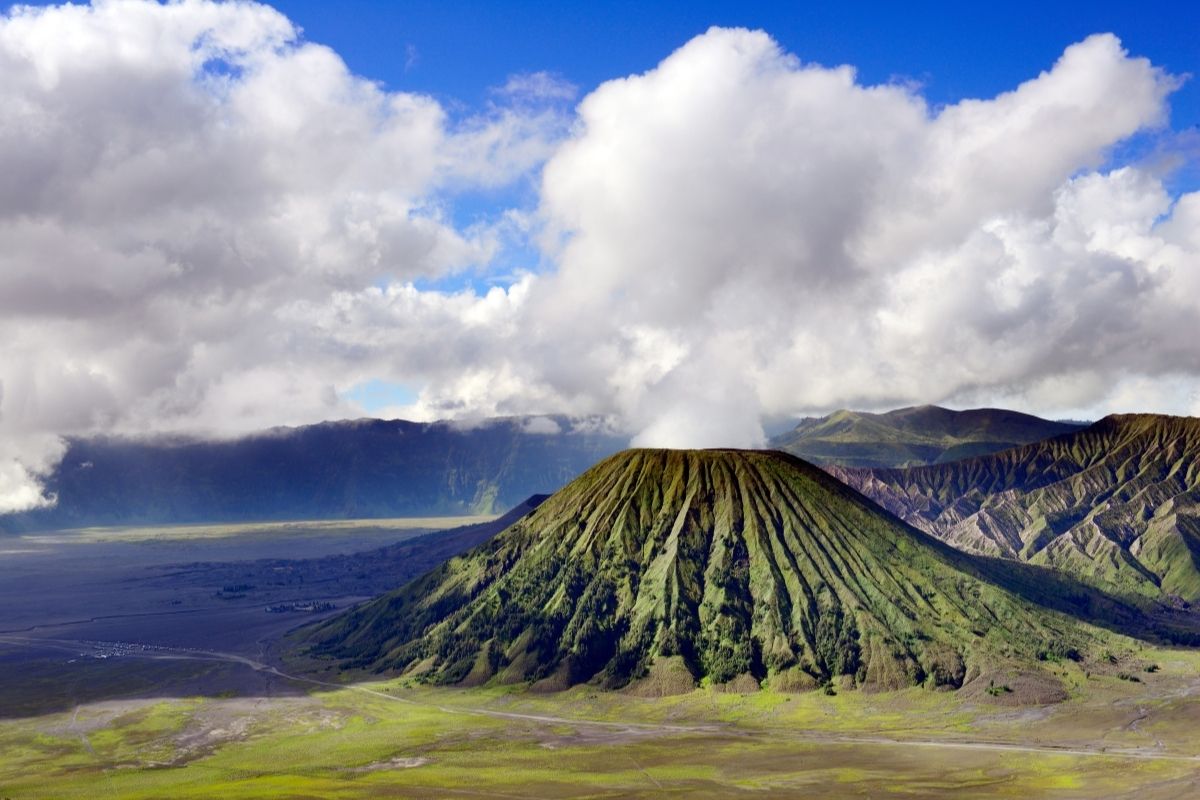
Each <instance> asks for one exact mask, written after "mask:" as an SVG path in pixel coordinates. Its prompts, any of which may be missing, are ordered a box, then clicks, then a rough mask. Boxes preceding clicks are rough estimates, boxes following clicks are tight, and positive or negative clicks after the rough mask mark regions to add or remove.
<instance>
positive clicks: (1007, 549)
mask: <svg viewBox="0 0 1200 800" xmlns="http://www.w3.org/2000/svg"><path fill="white" fill-rule="evenodd" d="M830 472H831V473H833V474H834V475H836V476H837V477H838V478H839V479H841V480H843V481H845V482H846V483H847V484H849V485H850V486H852V487H854V488H855V489H858V490H859V491H861V492H862V493H863V494H865V495H867V496H868V497H870V498H872V499H873V500H875V501H876V502H878V503H879V504H880V505H882V506H883V507H884V508H886V509H888V510H889V511H891V512H892V513H894V514H896V515H897V516H899V517H900V518H901V519H904V520H906V521H907V522H909V523H911V524H913V525H915V526H917V527H919V528H921V529H923V530H925V531H927V532H929V533H931V534H933V535H935V536H937V537H939V538H941V539H943V540H945V541H947V542H950V543H951V544H953V545H955V546H956V547H959V548H961V549H964V550H968V551H974V552H980V553H987V554H992V555H1000V556H1005V557H1009V558H1018V559H1022V560H1026V561H1030V562H1032V563H1035V564H1046V565H1050V566H1055V567H1059V568H1062V569H1065V570H1067V571H1069V572H1072V573H1074V574H1077V575H1080V576H1084V577H1087V578H1089V579H1090V580H1092V581H1093V582H1097V583H1101V584H1107V585H1109V586H1113V587H1117V588H1120V589H1122V590H1126V591H1136V592H1139V593H1141V594H1146V595H1156V594H1158V593H1159V592H1162V593H1166V594H1167V595H1173V596H1177V597H1181V598H1183V599H1185V600H1188V601H1193V602H1194V601H1197V600H1200V419H1196V418H1192V417H1166V416H1156V415H1114V416H1110V417H1106V418H1104V419H1102V420H1100V421H1099V422H1097V423H1096V424H1094V425H1092V426H1090V427H1089V428H1086V429H1084V430H1082V431H1079V432H1077V433H1074V434H1069V435H1066V436H1060V437H1056V438H1054V439H1049V440H1046V441H1044V442H1038V443H1036V444H1032V445H1028V446H1025V447H1019V448H1014V449H1011V450H1007V451H1004V452H1001V453H996V454H993V455H989V456H984V457H980V458H974V459H969V460H965V461H959V462H955V463H951V464H943V465H936V466H927V467H913V468H910V469H904V470H879V469H876V470H845V469H837V468H831V469H830Z"/></svg>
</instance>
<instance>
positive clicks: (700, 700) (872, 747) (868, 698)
mask: <svg viewBox="0 0 1200 800" xmlns="http://www.w3.org/2000/svg"><path fill="white" fill-rule="evenodd" d="M1139 656H1140V658H1142V659H1144V660H1145V662H1146V664H1147V665H1149V664H1154V665H1156V666H1157V667H1158V669H1157V670H1156V671H1154V672H1145V671H1144V672H1142V673H1141V674H1140V675H1138V676H1137V677H1138V678H1139V680H1138V681H1136V682H1134V681H1130V680H1127V679H1123V678H1120V677H1118V676H1117V675H1116V674H1107V673H1106V674H1099V673H1097V672H1094V671H1087V670H1085V669H1084V668H1083V667H1080V666H1078V665H1075V664H1073V663H1065V664H1064V665H1062V670H1063V672H1064V673H1065V677H1066V678H1067V680H1068V683H1069V685H1071V686H1073V687H1074V689H1073V691H1072V696H1071V698H1070V699H1069V700H1067V701H1065V702H1063V703H1059V704H1056V705H1051V706H1011V705H1004V704H1003V702H1004V698H992V697H990V696H988V695H983V696H978V695H977V696H973V697H972V696H969V695H968V694H967V693H966V692H959V693H947V692H932V691H928V690H924V689H910V690H905V691H899V692H885V693H876V694H872V693H864V692H853V691H851V692H841V693H838V694H837V695H834V696H827V695H825V694H823V693H820V692H809V693H804V694H780V693H773V692H767V691H763V692H758V693H754V694H746V695H742V694H725V693H721V692H719V691H715V690H713V689H702V690H697V691H694V692H692V693H690V694H686V695H680V696H676V697H665V698H654V699H648V698H637V697H631V696H629V695H626V694H621V693H614V692H600V691H596V690H594V689H592V688H590V687H577V688H575V689H573V690H571V691H568V692H562V693H554V694H537V693H533V692H530V691H527V690H525V689H523V688H522V689H514V688H479V689H445V688H441V689H434V688H429V687H422V686H418V685H414V684H411V683H407V682H402V681H383V682H378V683H371V684H354V685H347V686H344V687H333V686H326V687H320V688H317V689H316V690H315V691H313V692H311V693H310V694H297V695H293V696H278V695H277V696H274V697H227V698H221V697H211V698H168V699H161V698H160V699H128V700H111V701H105V702H98V703H90V704H84V705H81V706H79V707H77V708H75V709H72V710H70V711H65V712H62V713H55V714H47V715H43V716H34V717H26V718H20V719H8V720H3V721H0V797H3V798H13V799H14V800H15V799H16V798H96V797H114V798H160V797H173V798H191V797H196V798H200V797H225V798H259V797H271V798H317V797H330V798H367V797H550V798H587V797H639V796H647V797H649V796H697V797H701V796H702V797H725V796H744V795H746V794H747V793H749V792H754V793H758V794H760V795H762V796H789V795H790V796H798V795H805V796H813V797H909V798H912V797H920V798H940V797H945V798H949V797H968V796H969V797H973V798H1034V797H1036V798H1094V797H1107V798H1120V797H1129V798H1133V797H1137V798H1138V799H1139V800H1156V799H1157V798H1163V799H1164V800H1165V799H1166V798H1180V797H1189V796H1197V793H1198V792H1200V778H1198V777H1197V776H1198V774H1200V730H1197V728H1196V725H1195V720H1196V719H1198V718H1200V653H1197V652H1196V651H1175V650H1151V649H1147V650H1145V651H1144V652H1142V653H1141V654H1139ZM130 663H131V664H133V663H134V662H133V661H132V660H131V661H130ZM132 672H136V669H133V670H131V673H132Z"/></svg>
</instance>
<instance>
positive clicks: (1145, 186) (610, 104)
mask: <svg viewBox="0 0 1200 800" xmlns="http://www.w3.org/2000/svg"><path fill="white" fill-rule="evenodd" d="M1176 85H1177V81H1176V80H1175V79H1174V78H1172V77H1170V76H1168V75H1166V74H1164V73H1163V72H1161V71H1160V70H1158V69H1156V68H1154V67H1153V66H1152V65H1150V64H1149V63H1148V62H1147V61H1145V60H1144V59H1139V58H1134V57H1130V56H1129V55H1127V54H1126V53H1124V51H1123V50H1122V49H1121V47H1120V45H1119V43H1118V42H1117V40H1116V39H1115V38H1113V37H1111V36H1096V37H1092V38H1089V39H1088V40H1086V41H1084V42H1081V43H1079V44H1076V45H1073V46H1071V47H1069V48H1068V49H1067V50H1066V52H1065V53H1064V55H1063V57H1062V58H1061V59H1060V60H1059V62H1058V63H1056V64H1054V65H1053V66H1052V67H1051V68H1050V69H1049V70H1047V71H1046V72H1044V73H1042V74H1041V75H1039V76H1037V77H1035V78H1033V79H1031V80H1030V81H1028V82H1026V83H1024V84H1022V85H1021V86H1019V87H1017V88H1015V89H1014V90H1013V91H1011V92H1008V93H1005V94H1002V95H1000V96H999V97H996V98H990V99H980V100H970V101H964V102H962V103H958V104H955V105H951V106H948V107H945V108H939V109H931V108H930V107H929V105H928V104H927V103H926V102H925V100H924V99H923V98H922V96H921V95H920V93H919V92H920V89H919V87H916V86H912V85H884V86H863V85H861V84H859V83H858V82H857V80H856V76H855V74H854V72H853V70H852V69H851V68H849V67H839V68H834V69H828V68H823V67H820V66H816V65H808V64H805V63H803V62H801V61H800V60H799V59H797V58H796V57H795V56H792V55H789V54H787V53H784V52H783V51H781V49H780V48H779V47H778V45H777V44H776V43H775V42H773V41H772V40H771V39H770V38H769V36H767V35H766V34H764V33H756V32H749V31H742V30H721V29H713V30H711V31H709V32H708V33H707V34H705V35H703V36H700V37H697V38H696V39H694V40H693V41H691V42H689V43H687V44H686V45H685V46H684V47H682V48H680V49H679V50H678V51H676V52H675V53H673V54H671V55H670V56H669V57H668V58H666V59H665V60H664V61H663V62H662V63H661V64H660V65H659V66H658V67H657V68H655V69H653V70H651V71H649V72H647V73H645V74H643V75H636V76H630V77H627V78H623V79H619V80H614V81H611V82H609V83H606V84H604V85H602V86H600V87H599V88H597V89H596V90H595V91H593V92H592V93H591V94H589V95H588V96H586V97H585V98H584V99H583V100H582V102H581V103H580V105H579V107H578V109H577V110H576V112H575V114H574V115H573V116H565V115H564V112H563V109H562V103H563V102H564V100H565V99H566V97H567V92H568V90H569V87H565V86H564V85H563V84H562V83H561V82H560V81H558V80H557V79H552V78H551V77H550V76H546V75H537V74H535V75H532V76H519V77H517V78H514V79H512V80H511V81H510V82H509V84H508V86H507V89H504V90H500V91H497V92H496V93H495V94H494V95H493V100H492V101H491V102H490V103H489V105H488V106H487V107H486V108H485V109H483V110H482V111H480V113H479V114H478V115H476V116H475V117H472V118H468V119H463V120H457V119H452V118H451V116H450V115H449V114H448V113H447V111H446V110H445V109H444V108H443V107H442V106H440V105H439V104H438V103H437V102H435V101H434V100H432V99H431V98H428V97H423V96H420V95H413V94H406V93H397V92H388V91H385V90H384V89H382V88H381V87H380V86H379V85H378V84H375V83H372V82H370V81H367V80H364V79H362V78H359V77H357V76H354V75H352V74H350V73H349V72H348V71H347V69H346V67H345V65H344V64H343V62H342V61H341V60H340V58H339V57H338V56H337V55H336V54H335V53H333V52H332V51H331V50H329V49H327V48H324V47H321V46H320V45H317V44H313V43H307V42H304V41H302V40H300V39H298V37H297V33H296V31H295V29H294V28H293V26H292V25H291V23H290V22H288V21H287V20H286V19H285V18H284V17H282V16H281V15H279V14H278V13H276V12H274V11H272V10H271V9H269V8H266V7H264V6H259V5H252V4H247V3H236V4H216V3H211V2H206V1H204V0H188V1H187V2H180V3H173V4H170V5H166V6H163V5H158V4H156V3H150V2H141V1H140V0H126V1H123V2H115V1H110V2H103V3H96V4H95V5H93V6H92V7H62V8H51V9H34V10H17V11H14V12H12V13H11V14H10V15H9V16H8V17H6V18H0V121H2V123H0V173H2V174H4V175H5V176H6V180H5V181H3V182H0V383H2V385H3V387H4V392H3V394H2V395H0V441H4V442H5V445H4V448H5V449H4V450H2V451H0V497H2V498H5V499H4V500H3V501H2V507H4V508H13V507H17V506H20V505H31V504H35V503H38V502H43V500H42V499H41V494H40V489H39V488H38V486H37V484H36V480H35V478H36V474H37V473H38V472H39V471H44V470H45V469H47V468H48V467H49V465H52V464H53V461H54V459H55V458H56V457H57V453H58V452H59V451H58V450H57V449H56V448H59V447H60V445H58V444H56V442H57V438H56V435H59V434H73V433H86V432H92V431H103V430H121V431H148V430H181V429H189V430H209V431H213V432H230V431H238V430H247V429H251V428H258V427H267V426H270V425H278V424H298V423H303V422H310V421H316V420H319V419H326V418H335V417H342V416H359V415H361V413H362V409H360V408H357V407H355V406H354V405H353V404H352V403H350V402H349V401H347V400H345V399H344V397H345V396H346V394H347V392H348V391H349V390H350V389H351V388H352V387H355V386H358V385H361V384H363V383H365V382H368V381H372V380H378V381H384V382H389V383H395V384H402V385H404V386H408V387H413V388H414V389H419V392H418V397H417V399H416V400H415V402H413V403H412V404H411V405H410V406H407V407H404V408H403V409H389V412H390V411H396V412H398V413H399V412H402V413H404V414H406V415H409V416H412V417H416V418H425V419H429V418H439V417H463V418H469V419H479V418H481V417H484V416H488V415H506V414H522V413H535V414H541V413H548V412H563V413H572V414H608V415H613V416H615V417H616V418H618V419H619V420H620V422H621V424H622V425H624V427H625V428H626V429H628V430H629V431H631V432H633V433H635V434H636V441H637V442H638V443H642V444H659V445H663V444H665V445H692V446H700V445H714V446H715V445H748V444H755V443H758V442H759V441H761V440H762V438H763V432H762V428H761V419H763V418H764V417H780V416H784V415H787V414H793V413H800V412H803V411H806V410H813V409H822V408H829V407H833V406H840V405H849V406H860V407H862V406H872V407H879V406H887V405H893V404H902V403H915V402H939V401H943V402H955V401H963V402H965V401H969V400H977V401H980V402H987V401H988V400H990V399H1002V400H1004V401H1006V402H1008V401H1011V402H1012V403H1013V404H1015V405H1022V406H1024V407H1026V408H1030V409H1031V410H1034V411H1039V410H1047V413H1050V411H1049V410H1051V409H1081V410H1083V411H1084V412H1088V411H1089V410H1091V409H1099V408H1103V407H1105V404H1106V403H1107V404H1109V405H1110V406H1112V407H1117V406H1125V405H1127V404H1128V403H1129V402H1131V401H1132V400H1133V399H1135V398H1137V397H1142V398H1144V402H1143V407H1144V408H1146V409H1148V410H1153V409H1156V408H1157V409H1160V410H1172V409H1174V410H1188V409H1191V408H1194V405H1195V397H1196V396H1197V395H1196V391H1195V390H1196V387H1197V385H1198V379H1197V376H1200V343H1197V341H1196V340H1195V337H1194V336H1192V335H1191V333H1192V332H1193V331H1194V330H1195V329H1196V323H1197V319H1198V312H1200V308H1198V306H1197V304H1198V301H1197V299H1196V298H1198V297H1200V194H1190V195H1184V196H1182V197H1173V196H1171V194H1170V193H1169V192H1168V191H1167V190H1166V189H1165V188H1164V185H1163V183H1162V180H1161V178H1162V176H1161V175H1160V174H1158V173H1157V172H1155V171H1154V170H1155V169H1157V167H1152V166H1149V165H1126V166H1119V167H1117V168H1110V167H1108V166H1105V165H1106V163H1107V161H1106V160H1107V158H1108V157H1109V153H1110V150H1111V149H1112V147H1113V145H1114V144H1116V143H1118V142H1120V141H1122V140H1123V139H1126V138H1127V137H1129V136H1131V135H1135V134H1138V133H1139V132H1145V131H1153V130H1155V129H1157V128H1160V127H1161V126H1163V125H1165V124H1166V120H1167V111H1168V104H1167V98H1168V96H1169V94H1170V92H1171V91H1172V89H1173V88H1174V87H1175V86H1176ZM1165 138H1166V139H1169V138H1170V137H1165ZM547 158H548V161H547ZM1170 162H1171V158H1169V157H1167V156H1165V155H1164V156H1162V157H1159V158H1157V159H1156V163H1157V164H1160V165H1161V164H1167V163H1170ZM543 163H545V169H544V172H541V173H539V169H540V165H542V164H543ZM539 175H540V195H539V196H540V207H539V208H538V209H536V210H534V209H497V211H496V214H495V216H494V218H493V219H490V220H485V221H484V222H483V224H480V225H476V226H473V227H471V228H469V229H461V228H457V227H456V226H455V225H454V224H452V222H451V219H452V218H453V215H452V213H451V211H452V209H453V203H454V198H455V195H456V193H457V192H460V191H464V190H466V191H471V190H476V189H488V190H491V188H494V187H503V186H505V185H507V184H509V183H511V182H514V181H529V180H537V179H539ZM514 241H515V244H516V245H517V248H518V249H520V248H521V247H522V246H530V245H531V243H536V244H537V245H538V246H540V248H541V256H540V260H541V262H542V263H541V265H540V269H541V270H542V271H541V272H540V274H535V273H532V272H523V273H518V274H516V275H513V276H512V277H508V276H509V273H511V271H512V269H513V263H512V261H511V259H498V260H497V261H496V262H495V264H496V265H497V266H492V264H493V261H492V259H493V257H494V256H495V255H496V254H497V252H498V251H499V250H500V249H501V248H503V247H506V246H508V245H510V244H512V243H513V242H514ZM501 263H503V266H499V264H501ZM529 266H530V267H531V268H532V267H538V266H539V265H535V264H530V265H529ZM464 270H471V271H473V274H475V275H476V276H478V277H480V278H481V279H482V280H483V282H487V281H488V280H489V279H494V280H500V281H501V283H502V285H499V286H496V287H495V288H492V289H491V290H490V291H487V292H486V293H478V292H476V291H472V290H470V289H464V290H461V291H457V292H446V291H431V290H422V289H418V288H416V287H417V286H420V285H423V284H422V282H423V281H428V280H434V281H436V280H439V279H442V278H445V277H446V276H448V275H453V274H455V273H457V272H462V271H464ZM18 434H20V435H18Z"/></svg>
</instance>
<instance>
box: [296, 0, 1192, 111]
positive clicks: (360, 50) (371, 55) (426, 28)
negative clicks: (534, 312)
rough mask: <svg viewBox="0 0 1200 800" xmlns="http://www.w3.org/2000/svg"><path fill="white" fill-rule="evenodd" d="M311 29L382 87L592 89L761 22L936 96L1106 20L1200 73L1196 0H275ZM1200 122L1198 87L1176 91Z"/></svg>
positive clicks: (1041, 65)
mask: <svg viewBox="0 0 1200 800" xmlns="http://www.w3.org/2000/svg"><path fill="white" fill-rule="evenodd" d="M273 5H274V6H275V7H276V8H278V9H280V10H281V11H283V12H284V13H286V14H287V15H288V16H289V17H290V18H291V19H292V20H293V21H294V22H296V23H297V24H299V25H300V26H301V27H302V28H303V29H304V31H305V34H306V37H307V38H308V39H309V40H311V41H317V42H322V43H324V44H328V45H330V46H332V47H333V48H334V49H335V50H337V51H338V52H339V53H340V54H341V55H342V57H343V58H345V59H346V61H347V62H348V63H349V65H350V67H351V68H352V69H354V70H355V71H356V72H358V73H360V74H362V75H364V76H367V77H371V78H374V79H376V80H381V81H384V82H385V83H386V84H387V85H388V86H389V87H391V88H395V89H403V90H408V91H422V92H430V93H433V94H435V95H437V96H439V97H441V98H443V99H447V100H449V99H455V100H459V101H462V102H465V103H468V104H472V105H473V104H478V103H481V102H483V101H485V100H486V99H487V95H488V90H489V88H491V87H494V86H496V85H497V84H500V83H503V81H504V79H505V76H507V75H510V74H513V73H521V72H537V71H542V70H547V71H551V72H555V73H558V74H561V75H562V76H563V77H564V78H566V79H567V80H569V81H571V82H572V83H575V84H577V85H578V86H579V87H580V88H581V90H582V91H583V92H584V93H586V92H587V91H588V90H589V89H591V88H594V87H595V86H596V85H597V84H599V83H600V82H602V81H604V80H608V79H611V78H618V77H622V76H625V75H629V74H635V73H639V72H643V71H645V70H647V69H650V68H651V67H653V66H654V65H655V64H657V63H658V62H659V61H660V60H661V59H662V58H663V57H665V56H666V55H667V54H668V53H670V52H671V51H672V50H674V49H675V48H677V47H679V46H680V45H682V44H683V43H684V42H686V41H687V40H688V39H690V38H692V37H693V36H696V35H697V34H700V33H703V32H704V31H705V30H706V29H707V28H709V27H710V26H712V25H721V26H741V27H748V28H761V29H764V30H766V31H767V32H768V33H770V34H771V35H772V36H773V37H774V38H775V39H776V40H778V41H779V42H780V43H781V44H782V45H783V46H784V48H785V49H787V50H789V51H790V52H792V53H793V54H795V55H797V56H799V57H800V58H801V59H802V60H804V61H815V62H817V63H820V64H824V65H826V66H833V65H837V64H853V65H855V66H856V67H857V68H858V71H859V75H860V80H861V81H863V82H865V83H880V82H885V81H889V80H892V79H896V78H900V79H912V80H916V81H919V82H920V83H921V84H922V85H923V86H924V87H925V95H926V97H928V98H929V99H930V100H931V101H934V102H954V101H956V100H959V99H962V98H964V97H988V96H992V95H994V94H996V93H998V92H1001V91H1005V90H1007V89H1011V88H1012V87H1013V86H1015V85H1016V84H1017V83H1018V82H1020V81H1021V80H1025V79H1027V78H1031V77H1033V76H1035V75H1037V74H1038V72H1040V71H1041V70H1043V69H1046V68H1049V66H1050V65H1051V64H1052V63H1053V62H1054V60H1055V59H1056V58H1057V57H1058V56H1059V55H1061V53H1062V50H1063V48H1064V47H1065V46H1066V45H1067V44H1069V43H1071V42H1076V41H1080V40H1081V39H1083V38H1084V37H1086V36H1087V35H1088V34H1091V33H1099V32H1112V33H1115V34H1117V36H1118V37H1120V38H1121V40H1122V41H1123V42H1124V44H1125V46H1126V48H1127V49H1128V50H1129V51H1130V52H1131V53H1132V54H1134V55H1142V56H1145V57H1147V58H1149V59H1150V60H1151V61H1152V62H1154V63H1155V64H1156V65H1158V66H1161V67H1164V68H1165V69H1167V70H1168V71H1170V72H1173V73H1175V74H1183V73H1200V45H1198V44H1197V41H1198V39H1200V3H1188V2H1179V1H1178V0H1176V1H1175V2H1138V3H1130V2H1088V3H1068V2H1050V3H1047V2H1004V3H962V2H954V3H802V2H790V3H789V2H774V3H772V2H760V3H729V2H711V0H699V1H698V2H688V3H653V2H627V1H623V2H607V3H581V2H562V3H547V2H528V0H516V1H514V2H503V3H497V2H437V1H436V0H416V1H415V2H404V3H395V2H377V1H374V2H373V1H372V0H341V1H340V2H338V3H329V2H326V1H325V0H281V1H280V2H277V3H274V4H273ZM1172 106H1173V109H1174V112H1173V113H1174V121H1175V124H1176V126H1177V127H1182V126H1190V125H1196V124H1197V123H1200V87H1198V86H1197V85H1196V82H1195V81H1194V80H1193V81H1190V82H1189V84H1188V85H1187V86H1185V87H1184V88H1183V89H1181V90H1180V91H1179V92H1178V93H1177V94H1176V95H1175V98H1174V101H1173V103H1172Z"/></svg>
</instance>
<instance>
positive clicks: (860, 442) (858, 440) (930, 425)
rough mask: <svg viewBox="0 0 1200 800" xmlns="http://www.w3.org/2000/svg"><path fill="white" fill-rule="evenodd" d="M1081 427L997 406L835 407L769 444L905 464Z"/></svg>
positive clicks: (827, 460)
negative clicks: (878, 410)
mask: <svg viewBox="0 0 1200 800" xmlns="http://www.w3.org/2000/svg"><path fill="white" fill-rule="evenodd" d="M1079 427H1080V426H1078V425H1075V424H1072V423H1064V422H1051V421H1050V420H1045V419H1041V418H1039V417H1034V416H1030V415H1029V414H1021V413H1019V412H1016V411H1006V410H1004V409H998V408H977V409H971V410H968V411H952V410H950V409H948V408H939V407H938V406H917V407H915V408H901V409H897V410H895V411H889V412H887V413H886V414H871V413H867V412H862V411H837V412H835V413H833V414H830V415H829V416H827V417H814V418H809V419H805V420H803V421H801V422H800V424H799V425H797V426H796V427H795V428H794V429H792V430H791V431H788V432H787V433H785V434H782V435H780V436H777V437H775V438H774V439H773V440H772V441H771V445H772V446H773V447H777V448H779V449H780V450H785V451H787V452H789V453H792V454H793V455H797V456H800V457H801V458H804V459H807V460H809V461H812V462H813V463H816V464H823V465H826V464H828V465H833V464H836V465H840V466H845V467H866V468H887V467H905V466H912V465H919V464H935V463H943V462H947V461H953V460H956V459H960V458H969V457H972V456H978V455H984V454H987V453H994V452H997V451H1000V450H1005V449H1008V448H1010V447H1014V446H1017V445H1022V444H1028V443H1030V442H1036V441H1039V440H1041V439H1046V438H1049V437H1051V436H1059V435H1062V434H1064V433H1070V432H1073V431H1075V430H1078V428H1079Z"/></svg>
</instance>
